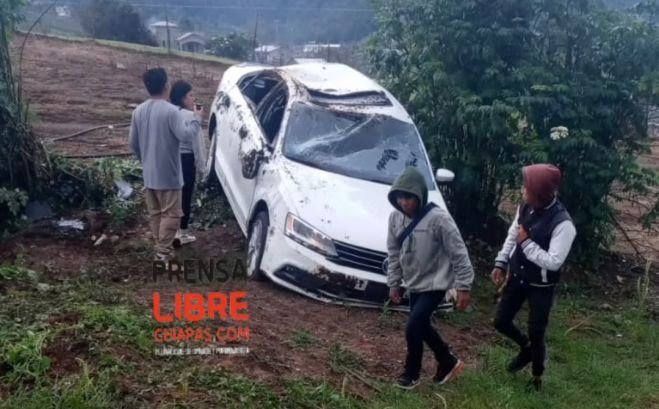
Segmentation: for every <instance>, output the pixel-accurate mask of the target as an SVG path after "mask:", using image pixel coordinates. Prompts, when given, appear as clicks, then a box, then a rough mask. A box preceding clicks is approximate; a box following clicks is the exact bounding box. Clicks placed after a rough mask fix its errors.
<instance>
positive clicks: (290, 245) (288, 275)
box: [261, 231, 453, 312]
mask: <svg viewBox="0 0 659 409" xmlns="http://www.w3.org/2000/svg"><path fill="white" fill-rule="evenodd" d="M270 233H271V234H270V235H269V237H268V240H267V244H266V250H265V254H264V257H263V260H262V263H261V269H262V270H263V271H264V272H265V273H266V275H267V276H268V277H269V278H270V279H271V280H272V281H273V282H275V283H276V284H278V285H280V286H282V287H285V288H288V289H290V290H292V291H295V292H297V293H300V294H302V295H305V296H308V297H310V298H313V299H316V300H319V301H322V302H326V303H331V304H340V305H349V306H355V307H364V308H378V309H388V310H396V311H403V312H409V299H408V298H407V297H403V299H402V302H401V304H393V303H391V302H389V288H388V286H387V281H386V276H385V275H384V273H380V274H378V273H373V272H369V271H363V270H359V269H355V268H351V267H346V266H343V265H339V264H336V263H333V262H332V261H330V260H328V259H327V258H326V257H325V256H323V255H321V254H319V253H317V252H315V251H312V250H310V249H308V248H307V247H305V246H303V245H301V244H299V243H297V242H295V241H293V240H291V239H290V238H288V237H286V236H285V235H284V234H283V232H277V231H275V232H272V231H271V232H270ZM403 290H404V289H403ZM438 309H439V310H444V311H451V310H453V303H452V302H448V301H445V302H444V303H442V304H440V305H439V307H438Z"/></svg>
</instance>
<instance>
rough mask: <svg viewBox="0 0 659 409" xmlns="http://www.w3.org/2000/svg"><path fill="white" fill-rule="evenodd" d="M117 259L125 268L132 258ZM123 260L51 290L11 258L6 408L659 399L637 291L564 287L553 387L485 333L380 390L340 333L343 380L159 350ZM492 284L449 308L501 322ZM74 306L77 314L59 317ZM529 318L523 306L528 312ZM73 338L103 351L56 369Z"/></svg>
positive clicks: (657, 355) (456, 317) (360, 406)
mask: <svg viewBox="0 0 659 409" xmlns="http://www.w3.org/2000/svg"><path fill="white" fill-rule="evenodd" d="M114 267H116V268H118V269H123V268H124V266H123V265H122V263H117V266H114ZM111 268H113V267H111V266H105V267H103V266H100V267H99V269H96V270H94V271H81V272H80V273H79V274H78V277H76V278H75V279H64V280H60V281H57V282H52V283H50V284H49V289H48V290H47V291H44V290H43V289H40V288H42V286H41V287H40V284H42V283H40V282H39V279H40V278H39V277H37V275H35V273H34V272H31V271H30V270H28V269H26V268H25V267H23V264H22V262H20V260H19V262H18V263H14V264H8V263H5V264H4V265H3V266H2V268H1V269H0V284H2V287H4V288H5V291H4V292H2V293H0V302H2V304H3V306H4V308H3V309H1V310H0V339H2V340H3V342H2V343H0V375H1V376H0V408H1V409H14V408H16V409H18V408H20V409H32V408H35V409H36V408H40V409H41V408H46V409H51V408H52V409H60V408H62V409H64V408H67V409H69V408H72V409H77V408H80V409H82V408H85V409H87V408H131V409H132V408H150V407H155V406H156V402H157V404H158V407H162V408H212V407H223V408H236V409H238V408H255V407H258V408H262V409H271V408H272V409H275V408H276V409H280V408H281V409H284V408H286V409H289V408H332V409H352V408H355V409H398V408H400V409H403V408H445V407H446V408H451V409H454V408H456V409H476V408H478V409H481V408H489V409H509V408H510V409H513V408H525V409H527V408H528V409H535V408H538V409H540V408H542V409H544V408H584V409H599V408H601V409H605V408H606V409H622V408H643V409H651V408H659V389H657V387H656V385H659V331H657V322H656V320H655V318H653V317H652V316H651V314H649V313H648V311H647V309H645V308H643V306H642V305H640V304H639V302H638V300H637V299H631V300H629V301H628V303H627V304H625V305H618V306H617V307H615V308H613V309H612V310H606V311H603V310H601V309H600V308H599V305H600V304H601V301H599V300H597V299H593V298H588V297H585V296H582V295H579V294H578V293H576V292H574V291H571V292H562V294H561V295H560V296H559V298H558V300H557V304H556V307H555V309H554V312H553V314H552V317H551V324H550V328H549V338H548V344H549V364H548V369H547V375H546V378H545V389H544V391H542V392H541V393H532V392H528V391H527V390H526V384H527V381H528V379H529V377H530V375H529V374H528V372H523V373H520V374H517V375H511V374H508V373H506V372H505V369H504V368H505V365H506V362H507V361H508V359H510V357H511V356H512V355H513V354H514V352H515V351H514V348H512V346H511V345H510V344H508V342H507V341H504V340H503V339H500V340H498V341H496V342H494V343H491V344H486V343H483V344H482V345H480V347H479V353H480V358H479V360H478V362H471V363H470V364H472V365H471V366H470V368H468V369H467V371H465V373H464V375H463V376H462V377H461V378H460V379H458V380H457V381H456V382H454V383H451V384H448V385H444V386H441V387H440V386H437V385H434V384H432V383H430V382H429V379H428V378H429V376H430V374H426V376H427V377H426V378H424V379H423V383H422V385H421V386H420V387H419V388H418V389H417V390H415V391H413V392H405V391H400V390H397V389H395V388H394V387H392V386H391V385H388V384H383V383H377V386H378V388H379V389H380V392H375V391H374V390H373V389H369V388H368V387H365V386H364V385H362V384H361V383H360V380H359V379H358V378H355V377H354V376H351V375H352V374H356V373H357V374H365V368H366V365H365V364H364V358H363V357H361V356H359V355H357V354H355V353H354V352H353V351H351V350H350V349H349V348H347V347H346V346H344V345H341V344H338V343H336V344H332V345H330V346H329V347H330V348H329V360H328V362H327V365H328V366H329V367H330V368H332V369H333V373H334V374H335V376H338V377H340V378H342V377H344V376H345V378H344V379H345V381H344V383H343V384H341V382H340V381H339V382H336V381H332V382H317V381H310V380H308V379H300V378H299V377H298V378H295V377H291V378H287V379H285V380H282V381H281V382H279V383H278V386H274V385H271V384H267V383H262V382H259V381H257V380H254V379H250V378H247V377H244V376H241V375H239V374H236V373H232V372H228V371H225V370H223V369H221V368H219V367H211V366H209V365H207V364H205V363H204V360H203V359H198V360H188V359H180V358H179V359H174V358H171V359H170V358H168V359H162V360H154V359H152V356H151V350H152V342H153V341H152V339H151V330H152V327H153V324H152V322H151V319H150V318H149V316H148V314H146V313H142V312H140V311H142V310H143V307H142V309H140V307H138V306H137V305H134V304H132V301H131V300H132V298H131V297H130V295H129V294H128V293H127V290H126V289H125V287H121V286H113V285H108V284H107V281H102V278H103V277H104V276H105V277H107V276H109V275H111V274H112V271H111ZM109 269H110V270H109ZM486 293H487V288H484V289H483V288H481V289H479V290H478V291H477V292H476V297H477V298H476V302H475V310H474V311H473V312H471V313H455V314H449V315H448V316H444V317H441V318H439V319H441V320H446V319H448V320H449V321H450V322H451V323H452V324H453V325H455V326H458V327H460V326H465V327H467V326H472V327H473V326H483V325H489V324H487V319H488V317H490V316H491V314H492V312H493V307H494V306H493V305H492V303H491V299H490V298H491V297H489V296H488V295H487V294H486ZM608 302H610V303H612V304H615V302H614V301H611V300H608ZM67 314H69V315H70V314H74V315H73V316H75V319H71V320H63V321H62V320H57V319H55V320H53V318H54V317H61V316H63V315H67ZM524 318H525V317H524V314H522V316H521V317H520V321H521V322H524ZM401 331H402V330H401V329H395V330H394V329H392V336H402V332H401ZM67 340H71V342H75V341H81V340H82V341H84V342H86V343H87V344H88V345H90V348H93V350H94V352H93V353H91V352H87V353H85V354H84V356H80V357H79V358H81V360H80V361H78V363H79V365H75V368H74V369H73V371H74V372H73V373H65V374H63V375H62V376H59V375H57V376H55V374H54V373H53V370H54V362H53V360H52V357H50V356H47V354H48V353H49V352H44V351H48V347H49V346H52V345H53V344H54V343H57V344H58V345H62V343H64V344H65V345H66V341H67ZM288 344H289V346H290V348H296V349H300V350H313V349H314V348H319V347H322V342H320V340H318V339H316V338H314V336H313V335H312V334H311V333H309V332H307V331H304V330H296V331H294V332H292V334H291V336H290V338H289V340H288ZM126 349H129V350H132V351H133V352H134V353H132V354H129V355H130V356H131V357H133V358H132V359H131V360H130V361H129V360H127V359H126V358H125V354H124V352H118V351H126ZM119 353H121V355H118V354H119ZM191 359H193V358H191ZM378 359H397V358H396V357H378ZM394 375H395V374H391V376H392V377H393V376H394ZM285 376H291V375H285ZM372 380H373V381H374V378H373V379H372ZM346 383H347V385H346ZM360 387H361V388H360ZM355 388H357V390H355ZM364 390H366V391H369V392H368V393H369V395H368V396H369V398H368V399H367V400H364V399H362V398H360V397H359V396H357V395H355V393H357V392H358V391H362V392H363V391H364ZM360 395H362V394H361V393H360Z"/></svg>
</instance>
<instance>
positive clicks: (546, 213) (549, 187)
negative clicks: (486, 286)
mask: <svg viewBox="0 0 659 409" xmlns="http://www.w3.org/2000/svg"><path fill="white" fill-rule="evenodd" d="M523 176H524V187H523V194H524V203H523V204H522V205H521V206H520V207H519V208H518V209H517V216H516V218H515V221H514V222H513V223H512V225H511V226H510V229H509V230H508V236H507V238H506V241H505V242H504V244H503V247H502V249H501V251H500V252H499V254H498V255H497V258H496V260H495V267H494V270H493V271H492V279H493V281H494V282H495V284H496V285H497V286H501V285H505V287H504V289H503V292H502V296H501V301H500V303H499V307H498V310H497V313H496V318H495V320H494V326H495V328H496V329H497V330H498V331H499V332H500V333H502V334H503V335H505V336H507V337H508V338H510V339H512V340H513V341H515V343H517V344H518V345H519V347H520V352H519V354H518V355H517V356H516V357H515V358H514V359H513V360H512V361H511V362H510V363H509V364H508V371H510V372H517V371H520V370H522V369H524V368H525V367H526V366H527V365H528V364H529V363H531V364H532V374H533V378H532V380H531V382H530V386H531V387H533V388H534V389H536V390H540V389H541V387H542V376H543V374H544V371H545V358H546V341H545V331H546V329H547V325H548V324H549V314H550V311H551V307H552V305H553V303H554V293H555V288H556V284H557V283H558V282H559V280H560V271H561V268H562V266H563V264H564V263H565V260H566V259H567V257H568V255H569V253H570V250H571V248H572V244H573V243H574V239H575V238H576V235H577V231H576V228H575V226H574V223H573V221H572V218H571V217H570V214H569V213H568V211H567V209H566V208H565V206H564V205H563V204H562V203H561V202H560V200H559V199H558V188H559V186H560V182H561V172H560V170H559V169H558V168H556V167H555V166H553V165H547V164H538V165H532V166H527V167H525V168H524V169H523ZM506 273H508V274H506ZM526 301H528V305H529V320H528V335H526V334H523V333H522V332H521V331H520V330H519V328H517V326H516V325H515V324H514V323H513V320H514V319H515V316H516V315H517V313H518V312H519V310H520V309H521V307H522V305H523V304H524V302H526Z"/></svg>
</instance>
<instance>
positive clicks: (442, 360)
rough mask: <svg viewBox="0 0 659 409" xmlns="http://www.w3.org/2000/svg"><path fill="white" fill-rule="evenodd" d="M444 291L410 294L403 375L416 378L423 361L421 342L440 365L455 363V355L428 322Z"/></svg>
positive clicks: (442, 297)
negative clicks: (426, 345) (431, 352)
mask: <svg viewBox="0 0 659 409" xmlns="http://www.w3.org/2000/svg"><path fill="white" fill-rule="evenodd" d="M444 294H445V292H444V291H429V292H422V293H411V294H410V315H409V318H408V321H407V327H406V328H405V338H406V339H407V359H406V360H405V375H407V376H409V377H412V378H414V379H417V378H418V377H419V375H420V373H421V363H422V362H423V343H424V342H425V343H426V344H428V347H430V349H431V350H432V351H433V353H434V354H435V359H436V360H437V362H439V365H440V366H444V365H447V366H448V367H450V366H451V365H454V364H455V357H453V355H452V354H451V351H450V349H449V346H448V345H447V344H446V343H445V342H444V340H443V339H442V337H441V336H440V335H439V334H438V333H437V331H436V330H435V329H434V328H433V326H432V324H431V323H430V318H431V317H432V314H433V312H434V311H435V310H436V309H437V307H438V306H439V304H440V303H441V302H442V300H443V299H444Z"/></svg>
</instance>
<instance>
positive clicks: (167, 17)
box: [165, 4, 172, 54]
mask: <svg viewBox="0 0 659 409" xmlns="http://www.w3.org/2000/svg"><path fill="white" fill-rule="evenodd" d="M165 24H167V54H171V53H172V40H171V37H170V34H169V5H167V4H166V5H165Z"/></svg>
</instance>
